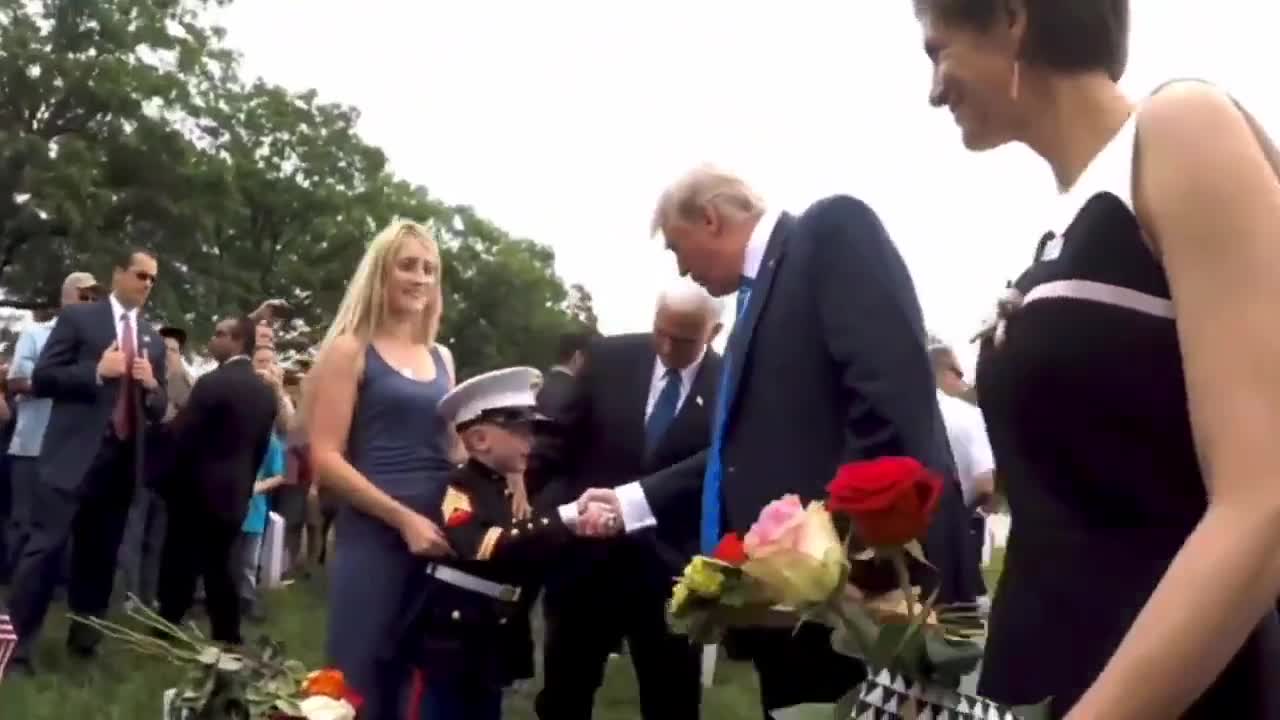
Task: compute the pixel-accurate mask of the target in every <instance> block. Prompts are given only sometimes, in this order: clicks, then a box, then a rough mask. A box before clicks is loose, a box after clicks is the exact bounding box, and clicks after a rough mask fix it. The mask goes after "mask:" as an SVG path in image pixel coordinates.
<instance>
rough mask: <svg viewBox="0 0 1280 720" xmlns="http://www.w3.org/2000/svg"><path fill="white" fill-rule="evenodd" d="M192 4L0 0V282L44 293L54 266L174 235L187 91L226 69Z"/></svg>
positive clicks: (189, 175) (23, 293)
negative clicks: (163, 234)
mask: <svg viewBox="0 0 1280 720" xmlns="http://www.w3.org/2000/svg"><path fill="white" fill-rule="evenodd" d="M211 4H215V3H210V2H204V1H196V0H168V1H166V2H154V1H153V0H45V1H44V2H29V1H24V0H0V97H3V98H4V101H3V103H0V281H2V282H3V283H4V287H5V288H6V290H7V292H8V294H9V295H10V296H11V297H16V298H17V299H19V300H26V301H28V302H30V301H39V300H43V301H46V302H49V301H55V300H56V297H57V283H58V281H59V280H60V279H61V277H62V275H63V274H64V273H65V272H66V270H67V269H68V267H69V266H70V265H72V264H74V265H77V266H97V265H102V264H103V263H102V258H103V255H104V254H106V253H108V252H110V250H111V249H114V248H115V247H117V246H118V244H120V243H121V242H125V241H128V240H135V241H136V240H142V239H144V238H146V239H152V236H154V235H156V234H157V233H158V232H159V229H160V228H163V230H164V231H165V232H166V233H179V232H181V231H182V230H183V229H184V228H185V226H186V225H188V224H189V222H190V214H189V213H188V212H187V211H186V208H185V207H184V206H185V204H186V202H187V201H186V198H193V197H198V196H195V195H192V194H190V190H191V189H192V186H193V183H196V182H198V180H197V178H198V173H199V170H198V168H197V167H194V166H193V164H192V163H191V162H190V161H191V160H192V159H193V157H192V154H191V153H192V151H193V150H194V148H193V147H192V145H191V143H190V142H189V140H188V138H187V135H188V134H187V133H185V132H183V130H182V129H181V127H182V125H183V124H196V120H195V119H194V118H192V116H191V115H190V114H189V110H190V109H191V99H192V97H193V93H196V92H199V91H200V90H201V88H203V87H205V86H208V85H216V84H218V83H219V82H221V81H222V80H223V79H224V78H225V77H226V76H227V75H228V73H230V72H233V57H232V55H231V54H230V53H228V52H226V51H225V50H222V49H220V48H219V47H218V43H219V42H220V40H221V37H222V35H221V31H219V30H217V29H213V28H209V27H207V26H205V25H204V24H202V22H201V21H200V19H199V16H200V14H201V12H202V11H204V10H205V9H206V8H207V7H209V6H210V5H211Z"/></svg>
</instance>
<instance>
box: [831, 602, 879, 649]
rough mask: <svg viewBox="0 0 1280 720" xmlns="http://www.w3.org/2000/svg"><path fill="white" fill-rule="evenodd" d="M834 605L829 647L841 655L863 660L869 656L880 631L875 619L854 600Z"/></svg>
mask: <svg viewBox="0 0 1280 720" xmlns="http://www.w3.org/2000/svg"><path fill="white" fill-rule="evenodd" d="M836 607H837V609H836V610H835V612H834V613H833V614H834V615H835V618H834V620H835V622H833V623H832V624H833V625H834V626H835V631H834V632H832V633H831V647H832V648H833V649H834V650H835V651H836V652H838V653H840V654H842V655H847V656H849V657H854V658H859V659H864V660H865V659H867V658H869V657H870V655H871V649H872V647H873V646H874V645H875V642H876V637H877V636H878V635H879V633H880V627H879V626H878V625H877V624H876V621H875V619H873V618H872V617H871V616H870V615H869V614H868V613H867V609H866V608H865V607H863V605H862V604H861V603H859V602H857V601H855V600H845V601H844V602H841V603H840V604H839V605H837V606H836Z"/></svg>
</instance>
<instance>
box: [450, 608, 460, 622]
mask: <svg viewBox="0 0 1280 720" xmlns="http://www.w3.org/2000/svg"><path fill="white" fill-rule="evenodd" d="M449 617H451V618H453V619H454V620H461V619H462V613H460V612H458V611H457V610H454V611H453V614H451V615H450V616H449Z"/></svg>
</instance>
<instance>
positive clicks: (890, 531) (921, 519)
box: [827, 457, 942, 547]
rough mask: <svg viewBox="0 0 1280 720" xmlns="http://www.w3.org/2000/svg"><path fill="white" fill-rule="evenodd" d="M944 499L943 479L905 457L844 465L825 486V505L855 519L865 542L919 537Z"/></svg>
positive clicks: (899, 542) (882, 543)
mask: <svg viewBox="0 0 1280 720" xmlns="http://www.w3.org/2000/svg"><path fill="white" fill-rule="evenodd" d="M940 497H942V479H941V478H940V477H938V475H937V473H935V472H933V471H931V470H929V469H928V468H926V467H925V466H923V465H921V464H920V463H919V462H917V461H916V460H914V459H912V458H908V457H882V458H877V459H875V460H869V461H865V462H852V463H848V464H846V465H842V466H841V467H840V469H839V470H837V471H836V476H835V479H833V480H832V481H831V484H830V485H827V507H828V509H830V510H831V512H833V513H841V514H844V515H848V516H849V517H850V518H852V519H853V522H854V526H855V528H856V530H857V533H858V537H859V538H861V539H862V542H864V543H866V544H867V545H872V546H878V547H890V546H895V545H905V544H906V543H909V542H911V541H912V540H915V539H916V538H919V537H920V536H921V535H923V534H924V531H925V529H926V528H927V527H928V526H929V518H930V517H931V516H932V515H933V511H934V509H935V508H936V507H937V506H938V499H939V498H940Z"/></svg>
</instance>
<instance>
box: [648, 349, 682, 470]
mask: <svg viewBox="0 0 1280 720" xmlns="http://www.w3.org/2000/svg"><path fill="white" fill-rule="evenodd" d="M663 377H664V378H666V381H665V384H664V385H663V386H662V391H661V392H659V393H658V399H657V400H656V401H654V403H653V409H652V410H650V411H649V419H648V420H646V421H645V423H644V451H645V453H651V452H653V450H654V448H656V447H658V441H659V440H661V439H662V434H663V433H664V432H666V431H667V427H668V426H670V425H671V421H672V420H674V419H675V417H676V409H677V408H679V406H680V389H681V388H680V371H679V370H675V369H672V368H668V369H667V372H666V373H664V374H663Z"/></svg>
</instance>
